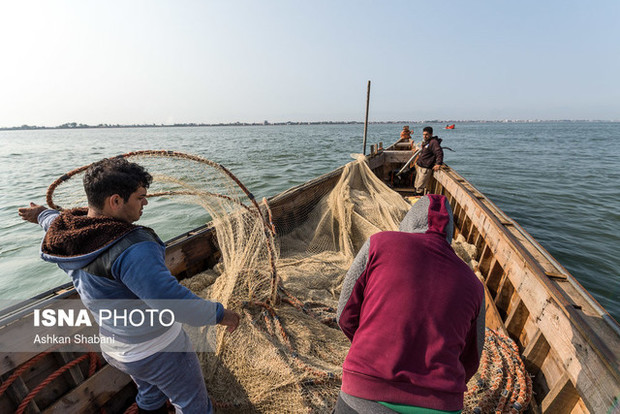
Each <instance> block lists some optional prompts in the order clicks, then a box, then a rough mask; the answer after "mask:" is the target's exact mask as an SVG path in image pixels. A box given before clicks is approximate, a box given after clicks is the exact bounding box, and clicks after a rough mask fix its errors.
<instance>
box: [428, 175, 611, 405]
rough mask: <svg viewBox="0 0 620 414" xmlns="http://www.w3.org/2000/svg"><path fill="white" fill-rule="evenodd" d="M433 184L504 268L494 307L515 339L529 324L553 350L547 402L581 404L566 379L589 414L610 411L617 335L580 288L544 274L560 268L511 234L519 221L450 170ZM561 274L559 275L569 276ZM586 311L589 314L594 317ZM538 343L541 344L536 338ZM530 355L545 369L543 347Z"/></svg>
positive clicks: (467, 231) (534, 363) (467, 230)
mask: <svg viewBox="0 0 620 414" xmlns="http://www.w3.org/2000/svg"><path fill="white" fill-rule="evenodd" d="M434 178H435V180H436V181H437V183H438V184H439V187H440V188H438V189H439V190H441V192H443V194H446V195H448V196H449V198H450V199H451V200H452V202H453V203H456V204H458V205H459V206H460V211H462V212H463V216H464V217H463V218H462V219H461V221H462V224H463V228H462V231H463V232H464V233H465V234H466V237H467V236H469V235H470V234H471V229H472V228H475V229H476V231H477V232H479V233H480V235H481V237H482V238H483V239H484V241H485V244H486V245H487V249H490V250H491V252H492V253H493V259H494V260H495V261H496V262H497V263H498V264H499V265H500V266H501V267H502V269H503V272H502V278H501V279H500V280H499V283H498V284H497V285H496V287H495V286H493V285H492V286H490V290H491V291H495V292H496V296H495V303H496V304H497V305H498V307H499V311H500V313H502V312H503V313H504V315H503V316H504V322H505V323H506V322H507V325H508V328H511V327H512V330H513V331H512V332H510V333H511V334H512V336H513V337H515V336H516V337H517V338H519V336H520V335H519V334H520V332H519V331H520V330H522V329H523V328H524V327H525V326H526V324H527V321H528V319H529V318H531V319H532V320H534V321H535V325H536V327H537V329H539V330H540V333H541V335H542V336H543V337H544V341H545V342H546V343H547V344H548V346H549V347H550V350H551V352H547V353H546V356H545V359H549V357H552V358H554V359H555V361H553V362H555V364H552V363H551V362H552V361H548V363H547V372H546V373H545V377H546V378H545V379H546V382H547V384H549V387H550V391H549V393H548V394H547V396H550V395H554V394H553V392H556V393H557V395H558V396H560V397H561V399H562V400H563V401H564V402H563V403H562V405H559V406H558V407H561V408H562V409H564V408H566V406H567V405H570V404H572V406H571V410H572V408H573V407H574V406H575V405H576V404H577V401H578V398H577V399H576V398H574V395H572V394H570V393H569V391H567V390H570V387H569V386H568V385H562V386H558V381H560V380H561V379H562V378H568V380H569V382H570V384H571V386H572V387H573V388H574V389H575V390H576V393H577V394H576V395H578V396H581V397H582V398H583V399H584V402H585V405H586V406H587V407H588V409H589V410H590V411H591V412H594V413H597V412H606V411H607V410H608V409H609V408H610V407H611V406H612V404H613V402H614V397H615V396H617V395H620V371H619V369H618V355H619V353H618V351H619V350H620V339H619V338H618V335H617V334H615V332H614V331H613V329H611V328H610V327H609V326H608V325H607V323H606V322H605V321H604V320H603V318H602V317H601V316H600V315H598V314H596V313H595V312H594V310H593V308H592V307H591V306H588V304H587V303H586V301H585V300H584V298H583V297H582V295H579V294H578V292H577V291H576V290H574V289H573V291H572V292H571V293H570V294H568V293H566V292H564V291H563V290H562V286H558V282H557V279H556V278H554V279H550V278H549V277H548V276H547V275H546V274H545V273H546V272H558V270H557V269H556V268H555V267H554V266H553V264H552V263H550V262H549V261H548V260H547V259H546V257H545V255H544V254H542V253H541V251H540V249H539V248H538V247H537V246H534V245H532V243H531V241H530V239H529V238H527V237H526V236H524V235H523V232H524V230H522V229H517V230H519V231H516V232H515V231H513V230H511V228H514V227H515V226H514V225H515V223H512V222H510V221H508V220H506V219H505V215H504V214H503V213H501V214H500V212H498V211H497V210H498V209H497V208H496V207H494V208H493V210H495V211H493V210H492V209H491V208H489V204H490V202H488V203H485V202H483V201H485V200H486V198H485V197H484V196H482V195H481V194H480V193H479V192H478V191H477V190H475V189H474V188H473V186H471V184H469V183H467V182H466V181H465V180H464V179H463V178H462V177H460V176H458V174H456V173H454V172H453V171H452V170H450V169H449V168H447V169H445V170H442V171H440V172H437V173H435V175H434ZM516 234H518V235H519V236H518V237H517V236H516ZM533 252H536V254H534V253H533ZM562 270H563V269H560V272H561V274H565V271H562ZM489 282H493V283H497V282H496V281H488V283H489ZM559 283H562V280H561V279H560V282H559ZM513 295H514V300H513ZM576 300H577V301H578V302H577V301H576ZM583 309H588V310H589V311H588V314H586V313H584V312H583ZM603 338H604V339H603ZM532 339H533V338H532ZM536 341H537V342H540V341H542V339H541V338H540V337H538V338H536ZM540 343H541V344H543V342H540ZM526 345H527V344H526ZM541 346H542V345H541ZM545 346H546V345H545ZM545 346H542V347H543V348H544V347H545ZM526 349H527V346H526ZM528 353H529V354H531V355H532V356H534V360H533V361H528V364H529V365H530V366H536V367H541V369H544V366H545V363H544V362H541V361H540V358H541V355H542V353H540V352H539V350H537V349H528ZM553 365H555V366H557V367H559V372H553V371H555V370H554V369H553V368H552V366H553ZM558 377H560V378H558ZM558 387H559V388H558ZM567 395H568V397H567ZM560 397H558V398H560ZM545 398H547V397H545ZM543 401H545V400H543ZM546 401H547V405H546V406H543V411H545V409H546V408H545V407H547V408H549V409H552V408H554V407H556V405H555V404H559V403H553V404H551V402H550V401H551V400H546Z"/></svg>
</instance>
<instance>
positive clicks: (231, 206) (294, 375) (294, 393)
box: [48, 151, 531, 413]
mask: <svg viewBox="0 0 620 414" xmlns="http://www.w3.org/2000/svg"><path fill="white" fill-rule="evenodd" d="M123 156H125V157H127V158H129V160H130V161H132V162H137V163H139V164H141V165H143V166H144V167H146V169H147V170H148V171H149V172H150V173H151V174H152V175H153V176H154V181H153V184H152V185H151V188H150V189H149V192H150V193H152V194H155V195H160V196H166V197H172V198H174V199H175V200H177V201H179V200H180V201H184V202H188V203H193V204H198V205H200V206H202V207H203V208H204V209H205V210H206V211H207V212H208V213H209V216H210V218H211V224H212V225H213V226H214V227H215V230H216V233H217V244H218V245H219V248H220V250H221V260H220V262H219V263H218V264H217V265H216V266H214V267H213V268H212V269H209V270H207V271H205V272H202V273H199V274H196V275H194V276H193V277H191V278H188V279H185V280H183V281H182V283H183V284H184V285H185V286H187V287H189V288H190V289H191V290H192V291H194V292H195V293H197V294H198V295H200V296H202V297H205V298H208V299H210V300H215V301H218V302H221V303H222V304H223V305H224V306H225V307H227V308H230V309H233V310H235V311H237V312H238V313H239V314H240V315H241V317H242V319H241V323H240V325H239V327H238V328H237V330H236V331H235V332H233V333H232V334H231V333H228V332H225V330H224V329H218V331H217V335H216V350H215V352H213V353H200V355H199V356H200V358H201V363H202V366H203V371H204V376H205V380H206V382H207V388H208V390H209V394H210V396H211V398H212V401H213V403H214V405H215V407H216V409H217V411H218V412H224V413H225V412H231V413H232V412H246V413H249V412H271V413H281V412H291V413H293V412H316V413H326V412H330V411H331V409H332V408H333V406H334V404H335V402H336V399H337V396H338V392H339V389H340V384H341V377H342V363H343V361H344V358H345V356H346V354H347V352H348V349H349V345H350V343H349V341H348V339H347V338H346V337H345V336H344V334H342V332H341V331H340V330H339V329H338V326H337V325H336V322H335V316H336V308H337V304H338V297H339V295H340V289H341V284H342V281H343V279H344V276H345V274H346V272H347V270H348V268H349V266H350V264H351V263H352V261H353V258H354V256H355V254H356V252H357V251H358V250H359V248H360V247H361V246H362V244H363V243H364V242H365V241H366V239H367V238H368V237H370V236H371V235H372V234H374V233H377V232H379V231H384V230H397V229H398V225H399V223H400V221H401V220H402V218H403V217H404V216H405V214H406V212H407V211H408V210H409V208H410V206H411V205H410V204H409V203H408V202H407V201H405V200H404V199H403V198H402V197H401V196H400V195H398V194H397V193H396V192H394V191H392V190H391V189H390V188H389V187H387V186H386V185H385V184H384V183H383V182H382V181H381V180H379V179H378V178H377V177H376V176H375V174H374V173H373V172H372V171H371V170H370V169H369V167H368V165H367V164H366V163H365V162H364V161H363V160H362V159H361V158H360V159H358V160H357V161H354V162H352V163H349V164H347V165H346V166H345V168H344V170H343V172H342V174H341V176H340V179H339V181H338V183H337V184H336V185H335V186H334V187H333V188H329V189H324V190H316V189H314V190H312V191H322V193H321V195H322V196H321V197H316V202H313V203H310V204H308V205H304V207H303V208H299V209H298V210H296V211H294V212H287V214H288V215H287V216H286V218H284V219H282V218H281V217H280V218H278V228H275V227H274V226H273V224H272V223H271V211H270V209H269V206H268V204H267V203H266V202H265V200H263V202H262V203H258V202H256V200H254V197H253V196H252V194H251V193H250V192H249V191H248V190H247V189H246V188H245V187H244V186H243V184H242V183H240V182H239V181H238V180H237V179H236V178H235V177H234V175H233V174H231V173H230V172H229V171H228V170H226V169H225V168H224V167H222V166H220V165H218V164H216V163H213V162H211V161H209V160H205V159H202V158H199V157H195V156H191V155H186V154H179V153H174V152H168V151H142V152H136V153H130V154H125V155H123ZM84 169H85V167H83V168H82V169H77V170H74V171H72V172H70V173H68V174H67V175H65V176H63V177H62V178H61V179H59V180H58V181H57V182H56V183H54V184H53V185H52V187H51V189H50V192H49V193H48V204H50V205H52V206H55V205H61V206H63V207H70V206H76V205H83V204H84V200H80V199H79V197H77V195H79V194H82V192H81V180H75V179H73V180H70V179H69V178H75V177H80V176H81V174H83V172H84ZM76 182H77V184H76ZM52 193H53V195H54V199H53V200H52ZM453 247H454V248H455V251H456V252H457V254H459V255H460V256H461V257H462V258H463V259H464V260H465V262H467V263H469V265H470V266H471V267H472V269H474V270H475V269H477V263H476V262H475V260H473V259H472V258H473V257H475V248H474V247H473V246H471V245H468V244H467V243H466V242H465V241H464V240H463V239H462V238H461V239H458V238H457V239H456V240H455V241H454V242H453ZM472 249H473V250H472ZM523 381H526V382H525V385H523ZM527 381H529V377H528V376H527V374H526V373H525V370H524V369H523V364H522V363H521V361H520V359H518V350H516V346H515V345H514V343H513V342H512V341H511V340H510V339H509V338H506V337H503V336H501V335H497V334H495V333H492V331H489V330H487V336H486V340H485V348H484V352H483V356H482V363H481V368H480V370H479V372H478V373H477V374H476V376H475V377H474V378H472V380H471V381H470V383H469V384H468V386H469V391H468V393H467V394H466V398H465V403H466V407H465V410H464V412H495V410H496V409H497V410H498V412H502V410H503V411H504V412H509V410H514V409H516V408H517V407H519V406H522V407H525V406H527V404H528V402H529V398H530V396H531V382H527ZM528 384H529V385H528ZM513 412H514V411H513Z"/></svg>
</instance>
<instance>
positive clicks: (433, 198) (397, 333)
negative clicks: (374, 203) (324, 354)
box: [335, 194, 485, 414]
mask: <svg viewBox="0 0 620 414" xmlns="http://www.w3.org/2000/svg"><path fill="white" fill-rule="evenodd" d="M453 229H454V224H453V219H452V210H451V208H450V205H449V203H448V201H447V199H446V197H445V196H442V195H436V194H430V195H427V196H426V197H422V198H420V199H419V201H418V202H417V203H415V204H414V206H413V207H412V208H411V209H410V210H409V212H408V213H407V215H406V216H405V218H404V219H403V221H402V223H401V225H400V231H384V232H380V233H377V234H375V235H373V236H371V237H370V239H368V240H367V241H366V243H365V244H364V245H363V246H362V248H361V249H360V251H359V253H358V254H357V256H356V257H355V260H354V261H353V264H352V265H351V268H350V269H349V271H348V272H347V275H346V277H345V279H344V282H343V286H342V291H341V294H340V300H339V302H338V312H337V320H338V324H339V326H340V328H341V329H342V331H343V332H344V334H345V335H346V336H347V337H348V338H349V339H350V340H351V348H350V349H349V353H348V355H347V357H346V359H345V361H344V364H343V369H342V370H343V372H342V388H341V391H340V395H339V398H338V401H337V403H336V408H335V413H337V414H340V413H356V412H359V413H365V412H368V413H383V412H385V413H388V412H389V413H393V412H394V411H396V412H406V413H415V412H424V413H435V412H438V413H442V412H459V411H460V410H462V409H463V394H464V392H465V391H466V390H467V386H466V384H467V381H468V380H469V379H470V378H471V377H472V376H473V375H474V373H475V372H476V371H477V369H478V364H479V362H480V355H481V353H482V346H483V344H484V313H485V312H484V288H483V285H482V283H481V282H480V281H479V280H478V278H477V277H476V275H475V274H474V273H473V272H472V271H471V269H470V268H469V266H468V265H467V264H465V262H463V261H462V260H461V259H460V258H459V257H458V256H457V255H456V254H455V253H454V250H452V247H451V246H450V243H451V240H452V233H453ZM434 410H435V411H434Z"/></svg>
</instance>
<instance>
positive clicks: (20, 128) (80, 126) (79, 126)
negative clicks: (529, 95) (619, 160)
mask: <svg viewBox="0 0 620 414" xmlns="http://www.w3.org/2000/svg"><path fill="white" fill-rule="evenodd" d="M546 122H554V123H558V122H565V123H575V122H620V121H617V120H605V119H594V120H592V119H548V120H539V119H535V120H522V119H514V120H513V119H505V120H495V121H488V120H460V121H459V120H441V119H429V120H424V121H371V122H368V123H369V124H402V125H407V124H424V123H428V124H444V123H445V124H454V123H546ZM356 124H363V122H362V121H286V122H268V121H264V122H229V123H223V122H222V123H216V124H206V123H187V124H99V125H88V124H78V123H76V122H69V123H66V124H62V125H58V126H54V127H49V126H36V125H22V126H18V127H0V131H30V130H38V129H100V128H180V127H184V128H191V127H222V126H278V125H356Z"/></svg>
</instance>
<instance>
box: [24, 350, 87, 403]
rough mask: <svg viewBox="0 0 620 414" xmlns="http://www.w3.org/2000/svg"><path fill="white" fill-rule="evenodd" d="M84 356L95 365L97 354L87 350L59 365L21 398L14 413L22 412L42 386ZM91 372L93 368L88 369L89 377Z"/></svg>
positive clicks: (80, 360)
mask: <svg viewBox="0 0 620 414" xmlns="http://www.w3.org/2000/svg"><path fill="white" fill-rule="evenodd" d="M86 358H91V367H92V366H93V361H95V367H96V360H97V355H96V354H95V353H94V352H89V353H87V354H84V355H82V356H81V357H78V358H76V359H74V360H73V361H71V362H69V363H67V364H65V365H63V366H62V367H60V368H58V369H57V370H56V371H54V372H53V373H52V374H51V375H49V376H48V377H47V378H46V379H45V380H43V382H41V383H40V384H39V385H37V386H36V388H35V389H33V390H32V391H30V393H29V394H28V395H27V396H26V397H25V398H24V399H23V400H22V402H21V404H19V406H18V407H17V410H16V411H15V414H22V413H23V412H24V410H25V409H26V407H27V406H28V404H29V403H30V401H32V400H33V399H34V397H35V396H36V395H37V394H38V393H39V392H40V391H41V390H42V389H43V388H45V387H46V386H47V385H49V383H51V382H52V381H54V380H55V379H56V378H58V377H59V376H61V375H62V373H63V372H65V371H67V370H68V369H69V368H72V367H74V366H76V365H77V364H79V363H80V362H82V361H85V360H86ZM92 374H94V370H93V372H92V373H91V372H90V371H89V377H90V376H91V375H92Z"/></svg>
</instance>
